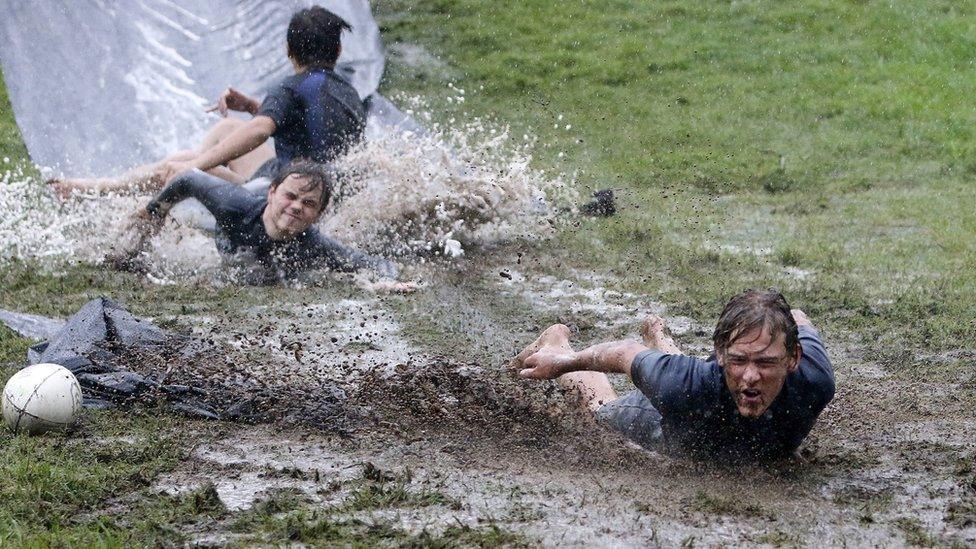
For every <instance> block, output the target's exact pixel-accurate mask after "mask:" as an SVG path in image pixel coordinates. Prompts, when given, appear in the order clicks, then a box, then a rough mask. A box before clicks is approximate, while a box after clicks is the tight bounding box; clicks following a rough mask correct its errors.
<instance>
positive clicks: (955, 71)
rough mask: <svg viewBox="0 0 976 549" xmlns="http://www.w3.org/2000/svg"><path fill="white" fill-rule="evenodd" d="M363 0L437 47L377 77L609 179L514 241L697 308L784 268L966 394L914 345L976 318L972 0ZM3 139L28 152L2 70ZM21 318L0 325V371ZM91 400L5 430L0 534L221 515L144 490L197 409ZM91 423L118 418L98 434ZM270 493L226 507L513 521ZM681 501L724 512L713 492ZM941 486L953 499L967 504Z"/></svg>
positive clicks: (20, 289) (535, 253) (852, 324)
mask: <svg viewBox="0 0 976 549" xmlns="http://www.w3.org/2000/svg"><path fill="white" fill-rule="evenodd" d="M375 9H376V10H377V12H378V13H379V21H380V24H381V27H382V31H383V33H384V39H385V40H386V42H387V43H393V42H397V41H401V42H407V43H411V44H419V45H422V46H423V47H425V48H426V49H427V50H429V51H430V52H432V53H433V54H435V55H436V56H438V57H440V58H441V59H443V60H444V61H445V62H446V64H447V68H446V69H445V70H442V71H441V70H438V71H431V70H428V69H425V68H423V67H419V68H418V67H410V66H405V65H397V64H396V63H391V64H390V66H389V67H388V73H387V78H386V80H385V81H384V83H383V91H384V93H388V94H389V93H393V94H395V93H397V92H406V93H415V94H420V95H423V96H425V97H428V98H430V101H431V104H432V105H433V106H434V107H435V110H436V113H437V116H438V117H439V118H440V119H441V120H443V121H446V120H448V119H450V118H451V117H464V116H465V115H467V116H468V117H470V116H488V117H491V118H493V119H495V120H497V121H498V122H499V123H501V124H508V125H510V126H512V128H513V130H514V131H513V134H515V135H521V134H522V133H523V132H525V133H530V134H532V135H534V136H536V137H538V138H539V143H540V144H541V145H542V146H541V147H539V149H538V150H537V156H536V160H535V163H536V165H537V166H538V167H541V168H545V169H549V170H554V171H562V172H566V173H578V174H579V182H580V186H581V189H583V190H584V191H586V190H590V189H597V188H613V189H615V190H616V191H617V194H618V196H619V206H620V212H619V213H618V214H617V215H616V216H614V217H612V218H609V219H598V220H592V219H582V220H577V221H573V223H572V225H570V226H569V227H568V228H567V229H565V230H563V231H561V232H560V233H559V234H558V235H557V236H556V237H555V239H554V240H553V241H552V242H551V243H549V244H546V245H544V246H539V247H536V248H531V249H529V250H528V251H527V253H526V260H527V263H528V262H531V263H532V264H534V265H542V266H543V267H544V268H546V269H551V270H553V271H557V272H558V271H560V270H562V271H566V270H567V269H568V268H570V267H573V268H579V269H584V270H592V271H595V272H597V273H601V274H612V275H616V276H617V277H618V278H619V280H620V282H619V285H620V286H621V288H622V289H626V290H628V291H632V292H636V293H640V294H643V295H646V296H648V298H649V299H652V300H655V301H660V302H662V303H664V304H666V305H667V306H668V307H669V314H684V315H688V316H691V317H693V318H696V319H698V320H699V321H700V322H702V323H705V324H707V323H709V322H712V321H713V320H714V318H715V315H716V313H717V312H718V311H719V310H720V308H721V306H722V305H723V304H724V301H725V300H726V299H727V298H728V297H729V295H730V294H731V293H733V292H735V291H737V290H740V289H744V288H747V287H778V288H781V289H783V290H784V291H785V292H786V294H787V296H788V297H789V299H790V301H791V303H792V304H793V305H794V306H798V307H801V308H803V309H805V310H806V311H807V312H808V313H809V314H810V315H811V317H812V318H813V319H814V322H815V323H817V324H819V325H822V326H824V327H826V328H827V331H828V335H829V336H839V337H835V340H843V341H845V342H847V343H848V344H851V345H853V346H854V347H855V348H854V349H853V350H854V351H855V352H856V353H857V354H858V355H860V356H869V357H872V359H871V360H876V361H877V362H878V363H879V364H881V365H882V366H884V367H885V368H888V369H889V370H891V371H893V372H895V373H896V374H897V375H898V376H901V378H908V379H911V380H917V379H928V378H932V377H933V376H934V377H935V378H937V379H939V380H942V381H951V382H954V383H955V382H958V381H960V379H959V377H960V376H962V377H963V378H966V377H967V376H968V379H969V382H968V383H969V384H968V385H965V384H964V385H963V386H964V387H969V389H968V391H969V393H972V390H973V387H974V384H973V383H972V379H973V375H974V372H973V371H972V369H971V368H970V369H968V370H967V369H965V368H962V367H961V366H963V365H960V368H958V369H957V368H956V367H955V365H954V364H953V365H948V366H946V365H943V366H940V367H935V366H930V365H929V363H928V362H927V359H926V355H931V354H932V353H941V352H946V351H950V350H953V349H959V348H961V347H971V346H972V344H971V342H972V341H974V340H976V323H974V322H973V313H974V312H976V268H974V267H976V254H974V246H976V213H974V210H973V208H972V204H974V203H976V200H974V199H976V190H974V185H973V183H974V180H976V156H974V152H976V109H974V108H973V97H976V80H974V79H973V78H972V75H971V73H972V70H971V58H972V51H973V49H974V46H976V27H974V24H973V21H974V15H976V7H974V6H973V5H970V4H967V3H961V2H949V1H944V0H928V1H924V2H913V1H909V0H894V1H890V2H881V1H874V0H860V1H856V2H851V1H847V0H843V1H842V0H806V1H803V2H791V3H782V2H774V1H772V0H756V1H746V2H733V3H729V2H698V3H689V2H677V1H669V2H641V1H637V0H612V1H597V0H583V1H579V2H546V1H543V0H524V1H513V0H503V1H497V2H478V1H475V0H417V1H410V2H407V1H405V0H382V1H380V2H378V3H377V4H376V5H375ZM442 74H448V75H452V76H451V77H452V78H453V81H454V83H455V84H456V86H457V87H459V88H463V89H465V90H466V94H465V97H466V100H465V102H464V103H463V104H462V105H460V106H459V105H457V104H456V103H449V102H447V101H446V100H445V99H446V97H448V96H453V95H455V94H456V92H453V91H451V90H450V89H449V88H448V87H447V82H446V81H445V80H444V79H443V77H442V76H441V75H442ZM560 117H561V118H560ZM567 125H571V128H570V129H566V126H567ZM560 152H562V153H563V156H561V157H560V156H559V153H560ZM3 157H9V158H10V159H11V164H14V165H16V164H26V163H28V162H29V159H28V156H27V153H26V150H25V148H24V146H23V144H22V142H21V139H20V133H19V131H18V129H17V127H16V124H15V122H14V119H13V116H12V112H11V109H10V106H9V103H8V101H7V97H6V91H5V89H4V87H3V86H0V161H2V158H3ZM4 169H5V168H4V167H3V166H0V172H2V171H3V170H4ZM750 250H751V251H750ZM798 273H799V275H800V276H798ZM0 288H2V289H3V291H2V292H0V307H5V308H17V309H26V310H29V311H30V312H35V313H40V314H47V315H55V316H64V315H68V314H70V313H72V312H74V311H75V310H77V308H78V307H79V306H80V305H81V304H82V303H84V302H85V301H87V300H88V299H91V298H93V297H96V296H98V295H109V296H111V297H113V298H115V299H119V300H121V301H123V302H125V303H126V304H127V305H128V306H130V307H131V308H132V310H133V311H134V312H136V313H137V314H144V315H145V314H148V315H152V316H158V315H164V314H187V313H199V312H210V313H214V312H219V311H220V310H228V309H231V308H235V307H237V306H238V305H239V304H241V303H256V302H265V303H266V302H273V301H275V300H278V299H284V298H294V296H293V295H292V293H290V290H288V289H282V288H277V289H274V288H272V289H267V288H245V289H241V290H238V289H232V288H217V287H212V286H208V285H203V284H198V285H194V286H193V287H191V288H186V287H174V286H165V287H160V286H155V285H147V284H143V283H142V282H140V281H139V280H138V279H136V278H134V277H131V276H128V275H120V274H118V273H112V272H108V271H104V270H102V269H99V268H95V267H90V266H72V267H69V268H67V269H65V271H64V272H62V273H59V274H56V275H55V274H44V273H39V272H37V270H36V269H35V268H34V267H33V266H32V265H25V264H12V265H8V266H5V267H3V268H2V269H0ZM482 297H484V296H482ZM485 299H489V298H485ZM402 303H404V304H406V305H403V308H409V307H408V305H409V304H410V303H411V302H409V301H402ZM418 318H419V315H418ZM422 322H427V324H430V325H431V326H433V328H431V329H430V330H427V331H428V332H429V333H424V334H420V335H417V337H418V338H429V339H430V341H431V342H432V344H431V346H435V344H436V343H437V342H438V341H440V339H439V338H441V337H442V335H443V334H442V333H441V332H443V331H447V330H448V328H445V327H444V326H449V325H452V323H454V322H455V321H454V320H453V319H434V321H431V319H429V318H428V319H426V320H423V321H421V320H418V322H417V324H422ZM513 322H517V320H514V321H513ZM435 328H436V329H435ZM410 329H411V328H410V327H407V331H409V330H410ZM424 329H425V330H426V328H424ZM513 331H514V328H513ZM500 333H501V332H500ZM505 333H507V332H505ZM29 343H30V342H29V341H27V340H25V339H23V338H19V337H17V336H15V335H13V334H12V333H11V332H9V331H8V330H5V329H3V328H0V365H7V368H6V369H5V371H4V372H5V375H3V376H2V378H3V379H6V377H7V375H9V374H10V373H11V372H12V370H13V368H12V366H15V365H19V364H22V362H23V356H24V353H25V350H26V347H27V345H28V344H29ZM828 343H830V337H828ZM873 357H876V358H873ZM839 366H840V367H841V368H843V367H844V366H843V365H839ZM950 369H951V370H952V372H949V371H948V370H950ZM962 381H965V379H962ZM91 417H92V418H93V419H92V422H91V423H90V425H89V426H88V427H87V428H86V430H85V431H84V432H83V433H82V434H80V435H77V436H73V437H67V438H41V439H27V438H22V437H11V436H10V435H6V434H4V435H0V452H2V453H3V456H0V457H2V458H3V461H2V463H3V465H0V467H2V468H3V471H2V472H3V473H5V476H6V478H8V479H11V480H9V481H7V482H6V484H5V485H4V487H0V501H2V502H3V504H2V505H0V532H2V534H0V536H6V537H0V545H7V544H12V545H28V546H32V545H50V544H54V543H56V542H61V541H63V540H67V541H68V542H73V543H75V544H78V545H87V544H92V543H96V544H105V545H116V546H121V545H131V544H155V543H180V542H182V541H184V540H185V531H186V528H188V527H190V526H192V525H193V524H195V523H196V521H206V520H215V519H214V517H222V518H221V520H224V519H226V518H227V517H226V516H225V514H223V513H224V511H221V510H220V509H219V508H215V507H214V506H213V505H211V504H212V501H211V499H210V498H209V497H208V494H209V492H207V491H206V490H204V491H202V492H200V493H198V494H195V495H189V496H186V497H183V498H163V497H159V496H155V495H152V494H149V493H148V492H147V491H146V488H145V481H146V479H150V478H152V477H153V476H154V475H157V474H158V473H159V472H161V471H165V470H167V469H169V468H172V467H174V466H175V464H176V463H177V461H178V459H179V456H180V455H182V452H184V451H185V447H186V446H187V445H189V444H191V443H192V441H186V442H179V441H177V438H178V437H177V435H175V434H174V433H184V436H185V434H186V433H190V435H189V436H190V438H191V439H192V438H193V437H196V436H203V435H202V434H203V433H205V432H206V430H207V427H204V426H201V425H199V424H186V423H180V422H177V421H175V420H172V419H165V418H164V419H159V418H150V417H144V416H137V417H136V419H135V420H134V421H133V420H132V418H130V417H129V416H123V415H120V414H93V415H92V416H91ZM156 432H161V433H163V436H159V437H146V436H145V435H147V434H150V433H156ZM111 433H119V434H121V433H126V434H128V435H134V436H135V437H136V438H137V440H138V442H137V443H135V444H133V445H118V444H108V445H104V444H101V443H97V442H96V441H95V438H98V437H108V436H111ZM92 455H95V456H102V457H101V458H99V459H94V460H92V459H91V457H92ZM364 486H365V487H363V488H362V489H361V490H360V491H359V492H357V493H356V494H357V495H356V496H355V498H360V499H359V500H356V499H352V500H351V502H352V503H355V502H356V501H360V504H358V505H360V507H363V508H377V507H382V506H383V505H387V504H389V505H394V506H399V505H402V504H405V503H406V504H408V505H407V506H409V505H412V504H414V503H417V501H418V500H417V499H416V498H418V497H419V498H420V499H419V501H420V502H423V504H444V503H445V502H444V501H440V500H439V498H438V497H437V496H438V495H436V494H435V495H433V496H430V497H420V496H423V493H421V494H420V495H419V496H418V494H416V493H413V492H410V491H407V490H406V488H405V487H401V488H403V490H399V489H398V488H397V486H396V485H393V486H390V485H385V484H378V485H373V484H367V485H364ZM211 495H212V494H211ZM113 498H130V499H129V500H126V501H128V503H126V504H125V505H124V508H125V509H127V510H129V511H131V516H126V517H122V516H116V515H112V514H108V515H106V514H104V513H101V512H100V511H104V510H105V508H106V505H107V504H106V502H107V501H109V500H111V499H113ZM412 498H413V499H412ZM286 499H287V498H285V497H284V496H282V501H281V502H277V503H275V504H274V505H270V506H264V507H261V506H259V507H258V508H257V511H255V513H256V515H254V516H251V515H249V516H248V517H250V518H247V520H246V521H245V522H244V523H242V524H244V526H243V528H244V531H245V532H246V533H248V532H249V533H252V534H254V535H255V536H256V538H255V539H256V541H261V540H263V541H265V542H267V543H276V542H277V543H285V542H287V541H289V540H291V541H300V542H304V543H336V542H337V541H344V542H346V543H351V542H350V541H349V540H351V539H361V540H366V543H367V544H368V543H370V542H375V543H387V544H396V543H400V544H405V543H415V544H426V545H437V544H442V545H450V544H451V543H452V541H453V542H454V544H464V545H495V544H501V543H507V544H514V545H518V544H520V543H523V542H522V541H521V540H520V539H519V538H518V537H517V536H512V535H511V534H509V533H507V532H504V531H502V530H499V529H497V528H496V527H494V526H492V527H486V528H482V529H471V528H466V527H461V526H459V527H457V528H455V529H453V530H449V531H448V532H445V533H443V534H441V535H440V536H431V535H427V534H423V535H413V534H407V533H405V532H403V531H401V530H398V529H396V528H394V527H392V526H390V525H389V524H387V523H383V522H378V523H372V522H368V521H363V520H359V519H353V518H349V517H343V516H337V515H335V514H332V512H331V511H330V512H329V513H326V512H324V511H321V510H315V509H311V508H309V507H308V506H306V505H305V504H303V503H301V502H296V501H291V502H287V501H285V500H286ZM208 502H209V503H208ZM384 502H386V503H384ZM960 505H961V504H960ZM691 506H692V507H693V508H696V509H701V510H708V509H712V510H714V511H716V512H720V513H729V514H735V510H734V509H732V508H727V505H726V502H725V501H724V500H722V499H716V498H713V497H711V496H707V494H706V495H705V496H703V497H701V498H699V499H697V500H695V501H693V502H692V503H691ZM954 509H955V513H956V514H955V515H953V516H954V517H956V518H958V520H969V517H970V516H971V509H970V508H969V507H962V506H957V507H956V508H954ZM762 511H764V509H762V508H757V509H752V510H750V511H749V513H753V514H755V515H761V514H762ZM257 515H260V516H257ZM899 527H900V529H901V530H902V531H903V533H904V535H905V538H906V540H907V541H909V542H911V543H914V544H919V545H926V544H930V543H932V541H933V539H934V538H932V536H931V534H930V533H928V532H926V531H924V529H922V528H921V525H920V524H918V523H917V521H914V522H913V521H911V520H908V519H906V520H904V521H902V522H900V523H899ZM784 536H785V534H784ZM765 541H766V542H768V543H788V542H791V538H789V537H783V538H782V539H779V538H776V539H769V540H765Z"/></svg>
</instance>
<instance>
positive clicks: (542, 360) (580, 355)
mask: <svg viewBox="0 0 976 549" xmlns="http://www.w3.org/2000/svg"><path fill="white" fill-rule="evenodd" d="M646 350H647V347H645V346H644V345H641V344H640V343H637V342H636V341H611V342H609V343H600V344H598V345H593V346H592V347H587V348H586V349H583V350H582V351H579V352H572V351H571V350H568V347H562V346H553V345H544V346H542V347H541V348H539V349H538V350H537V351H535V352H534V353H532V354H531V355H529V356H528V357H526V358H524V359H522V360H521V361H520V363H519V364H517V366H521V367H522V369H521V370H520V371H519V376H520V377H523V378H527V379H555V378H557V377H559V376H561V375H563V374H567V373H570V372H580V371H584V370H585V371H590V372H603V373H607V374H626V375H627V376H630V367H631V364H632V363H633V362H634V358H635V357H636V356H637V355H638V354H640V353H641V352H643V351H646ZM520 357H521V355H520ZM516 361H517V362H519V361H518V358H517V359H516Z"/></svg>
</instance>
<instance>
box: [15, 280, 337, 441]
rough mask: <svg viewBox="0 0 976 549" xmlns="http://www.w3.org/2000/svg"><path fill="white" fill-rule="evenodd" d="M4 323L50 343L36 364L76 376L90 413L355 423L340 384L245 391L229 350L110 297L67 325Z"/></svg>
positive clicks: (29, 319)
mask: <svg viewBox="0 0 976 549" xmlns="http://www.w3.org/2000/svg"><path fill="white" fill-rule="evenodd" d="M0 322H3V323H4V324H6V325H7V326H8V327H10V328H11V329H13V330H15V331H17V332H18V333H20V334H21V335H24V336H25V337H31V338H34V339H38V338H41V337H46V338H47V341H45V342H43V343H40V344H38V345H35V346H33V347H32V348H31V349H30V351H29V352H28V362H29V363H30V364H38V363H53V364H60V365H62V366H64V367H65V368H67V369H69V370H71V372H72V373H73V374H74V375H75V377H77V378H78V382H79V383H80V384H81V387H82V393H83V396H84V403H85V406H86V407H93V408H112V407H117V406H130V405H133V404H140V405H157V404H162V405H164V406H168V407H169V408H170V409H172V410H174V411H178V412H182V413H184V414H187V415H190V416H192V417H197V418H207V419H229V420H245V421H264V420H270V419H282V418H284V419H287V418H292V419H295V420H298V421H302V422H304V423H311V424H316V425H318V426H320V427H326V428H332V429H335V430H340V431H341V430H343V429H344V428H345V427H346V426H347V425H348V420H349V418H350V417H351V416H350V415H349V413H348V412H347V410H346V407H345V401H346V395H345V392H344V391H343V390H342V389H341V388H339V387H338V386H337V385H334V384H329V383H327V382H319V383H317V384H316V385H315V389H314V394H313V393H310V392H309V390H308V389H307V388H304V389H302V388H295V387H290V386H288V385H286V384H280V385H276V384H274V383H270V384H269V383H260V384H251V385H242V384H241V383H239V382H237V381H233V380H232V378H234V377H235V376H234V375H233V374H234V373H235V372H239V371H240V370H241V369H242V367H241V366H239V365H238V363H236V362H235V357H234V355H233V353H231V352H229V351H228V349H225V348H222V347H220V346H217V345H215V344H213V343H212V342H208V341H204V340H201V339H198V338H194V337H190V336H187V335H183V334H177V333H173V332H170V331H167V330H163V329H161V328H159V327H157V326H155V325H154V324H153V323H151V322H149V321H147V320H145V319H140V318H138V317H136V316H134V315H132V314H131V313H129V312H128V311H127V310H125V309H124V308H123V307H121V306H120V305H119V304H118V303H116V302H114V301H112V300H110V299H107V298H98V299H94V300H92V301H89V302H88V303H86V304H85V305H84V306H83V307H82V308H81V309H80V310H79V311H78V312H77V313H75V314H74V315H73V316H72V317H71V318H69V319H68V320H67V321H66V322H62V321H58V320H55V319H47V318H44V317H38V316H35V315H25V314H21V313H16V312H12V311H3V310H0ZM52 332H53V333H52ZM44 334H47V336H44Z"/></svg>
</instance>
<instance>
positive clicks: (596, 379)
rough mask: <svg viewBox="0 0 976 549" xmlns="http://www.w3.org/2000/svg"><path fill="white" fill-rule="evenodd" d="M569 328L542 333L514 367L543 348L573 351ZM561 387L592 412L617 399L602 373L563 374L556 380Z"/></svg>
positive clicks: (517, 357) (549, 329)
mask: <svg viewBox="0 0 976 549" xmlns="http://www.w3.org/2000/svg"><path fill="white" fill-rule="evenodd" d="M569 335H570V331H569V328H568V327H566V326H565V325H563V324H556V325H553V326H550V327H549V328H547V329H546V331H544V332H542V335H540V336H539V338H538V339H536V340H535V341H534V342H533V343H532V344H531V345H529V346H528V347H526V348H525V350H523V351H522V352H521V353H519V354H518V356H516V357H515V359H514V360H513V361H512V363H513V365H516V366H517V365H520V364H522V362H524V361H525V359H527V358H529V357H530V356H532V355H533V354H535V353H536V351H538V350H539V349H541V348H543V347H557V348H560V349H564V350H568V351H572V347H571V346H570V345H569ZM556 382H557V383H559V385H560V386H561V387H563V388H565V389H567V390H570V391H573V392H575V393H576V394H577V395H578V396H579V398H580V403H581V404H582V405H583V406H584V407H586V408H587V409H589V410H590V411H592V412H595V411H596V410H598V409H599V408H600V406H603V405H604V404H605V403H607V402H610V401H611V400H613V399H615V398H617V393H616V391H614V390H613V387H612V386H611V385H610V380H609V379H608V378H607V375H606V374H603V373H600V372H572V373H569V374H563V375H561V376H559V377H558V378H557V379H556Z"/></svg>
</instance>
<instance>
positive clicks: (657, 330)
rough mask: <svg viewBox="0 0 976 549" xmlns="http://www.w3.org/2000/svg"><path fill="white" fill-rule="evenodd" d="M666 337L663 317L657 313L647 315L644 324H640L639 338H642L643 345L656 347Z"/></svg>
mask: <svg viewBox="0 0 976 549" xmlns="http://www.w3.org/2000/svg"><path fill="white" fill-rule="evenodd" d="M666 337H667V336H666V335H665V334H664V319H663V318H661V317H659V316H657V315H647V318H645V319H644V324H643V325H641V339H643V340H644V345H647V346H648V347H651V348H655V349H656V348H657V347H658V344H659V342H660V341H661V340H662V339H664V338H666Z"/></svg>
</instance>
